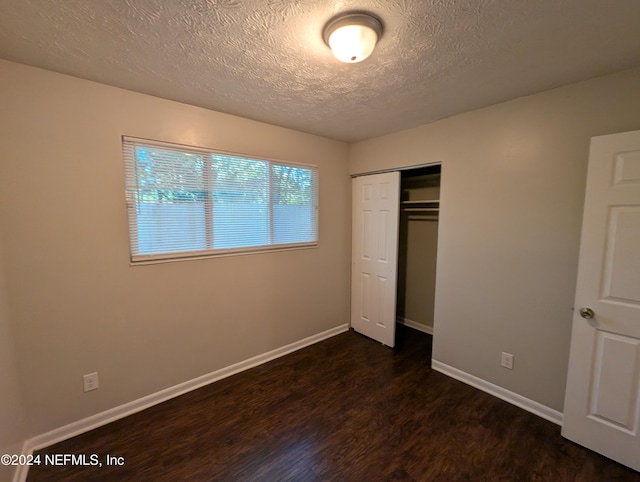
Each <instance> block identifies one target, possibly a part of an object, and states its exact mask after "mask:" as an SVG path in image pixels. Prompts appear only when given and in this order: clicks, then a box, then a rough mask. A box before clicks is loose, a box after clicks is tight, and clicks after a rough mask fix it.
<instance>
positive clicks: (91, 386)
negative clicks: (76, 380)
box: [82, 372, 100, 392]
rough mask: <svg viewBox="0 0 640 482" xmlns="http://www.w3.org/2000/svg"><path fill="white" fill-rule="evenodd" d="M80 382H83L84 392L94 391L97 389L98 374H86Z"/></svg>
mask: <svg viewBox="0 0 640 482" xmlns="http://www.w3.org/2000/svg"><path fill="white" fill-rule="evenodd" d="M82 381H83V382H84V391H85V392H90V391H91V390H95V389H96V388H99V387H100V385H98V372H93V373H87V374H86V375H83V376H82Z"/></svg>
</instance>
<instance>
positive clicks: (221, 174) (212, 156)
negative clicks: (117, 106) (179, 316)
mask: <svg viewBox="0 0 640 482" xmlns="http://www.w3.org/2000/svg"><path fill="white" fill-rule="evenodd" d="M123 154H124V162H125V174H126V183H127V185H126V189H127V206H128V213H129V238H130V244H131V260H132V262H134V263H135V262H144V261H151V260H160V259H173V258H190V257H201V256H207V255H216V254H226V253H237V252H248V251H264V250H267V249H278V248H290V247H300V246H314V245H316V244H317V240H318V217H317V211H318V208H317V205H318V203H317V197H318V194H317V177H318V175H317V168H316V167H315V166H305V165H299V164H291V163H285V162H279V161H272V160H267V159H253V158H248V157H244V156H239V155H234V154H228V153H221V152H215V151H210V150H204V149H199V148H192V147H184V146H176V145H171V144H164V143H156V142H152V141H146V140H141V139H133V138H127V137H125V138H123Z"/></svg>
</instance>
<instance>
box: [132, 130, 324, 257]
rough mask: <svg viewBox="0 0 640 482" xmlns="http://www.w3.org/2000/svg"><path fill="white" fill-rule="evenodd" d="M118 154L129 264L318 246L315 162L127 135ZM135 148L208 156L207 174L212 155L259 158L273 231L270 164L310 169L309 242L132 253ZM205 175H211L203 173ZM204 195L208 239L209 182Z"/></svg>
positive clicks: (134, 238)
mask: <svg viewBox="0 0 640 482" xmlns="http://www.w3.org/2000/svg"><path fill="white" fill-rule="evenodd" d="M121 145H122V157H123V164H124V170H125V200H126V209H127V231H128V236H129V256H130V264H131V265H145V264H156V263H166V262H174V261H188V260H195V259H207V258H217V257H223V256H236V255H245V254H259V253H268V252H274V251H287V250H299V249H309V248H317V247H318V246H319V237H320V233H319V232H320V230H319V224H320V216H319V205H320V200H319V197H320V192H319V185H320V183H319V176H320V172H319V171H320V170H319V168H318V166H317V165H314V164H307V163H302V162H291V161H283V160H281V159H274V158H269V157H263V156H260V157H258V156H250V155H247V154H242V153H237V152H230V151H223V150H219V149H210V148H206V147H196V146H189V145H185V144H177V143H171V142H165V141H157V140H152V139H145V138H139V137H131V136H122V141H121ZM136 147H147V148H150V149H154V148H155V149H165V150H171V151H176V152H181V153H188V154H198V155H205V157H207V156H208V161H205V162H208V164H209V173H211V172H212V171H211V163H212V159H211V156H212V155H220V156H230V157H235V158H241V159H246V160H250V161H259V162H267V163H268V166H269V167H268V169H267V171H268V175H267V178H268V179H267V182H268V183H269V184H268V191H269V202H268V205H267V209H268V212H269V215H268V227H269V230H270V231H271V232H272V231H273V228H274V227H273V222H274V219H273V206H274V204H273V201H272V198H271V194H272V186H271V177H272V167H273V166H274V165H277V166H286V167H292V168H302V169H309V170H310V171H311V172H312V182H311V195H312V202H311V204H312V206H311V210H312V211H311V224H312V226H311V228H312V237H313V240H312V241H305V242H295V243H281V244H265V245H259V246H246V247H237V248H210V249H209V248H207V249H198V250H192V251H179V252H175V251H174V252H164V253H153V254H140V253H134V247H135V246H137V244H136V243H138V242H139V239H140V238H139V235H138V209H137V208H138V202H137V201H136V197H137V193H138V180H137V175H136V160H135V148H136ZM207 177H208V178H210V177H211V175H210V174H209V175H207ZM207 184H208V186H207V196H206V201H205V208H204V221H205V226H206V227H208V226H211V227H212V229H211V233H209V232H208V228H205V229H207V232H206V237H207V239H209V237H210V236H212V232H213V226H215V218H214V217H213V214H212V213H213V203H214V202H215V201H214V200H213V197H214V196H213V190H212V184H211V183H210V182H207ZM207 216H211V220H207V219H206V217H207Z"/></svg>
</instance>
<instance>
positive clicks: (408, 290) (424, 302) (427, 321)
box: [396, 164, 441, 336]
mask: <svg viewBox="0 0 640 482" xmlns="http://www.w3.org/2000/svg"><path fill="white" fill-rule="evenodd" d="M440 175H441V165H440V164H435V165H431V166H426V167H420V168H415V169H407V170H403V171H401V180H400V217H399V226H398V278H397V280H398V281H397V291H396V321H397V323H399V324H401V325H404V326H406V327H408V328H413V329H415V330H418V331H421V332H424V333H427V334H429V335H433V317H434V302H435V288H436V258H437V250H438V214H439V210H440ZM403 331H404V332H405V333H408V334H409V336H410V333H411V330H403Z"/></svg>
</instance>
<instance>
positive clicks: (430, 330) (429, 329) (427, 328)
mask: <svg viewBox="0 0 640 482" xmlns="http://www.w3.org/2000/svg"><path fill="white" fill-rule="evenodd" d="M396 321H397V322H398V323H400V324H401V325H404V326H408V327H409V328H413V329H414V330H418V331H421V332H423V333H427V334H428V335H433V327H431V326H427V325H423V324H422V323H418V322H417V321H413V320H410V319H408V318H400V317H398V318H397V319H396Z"/></svg>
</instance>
